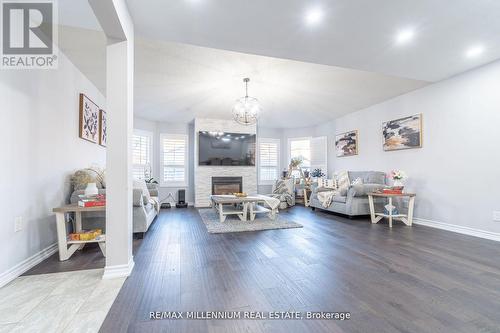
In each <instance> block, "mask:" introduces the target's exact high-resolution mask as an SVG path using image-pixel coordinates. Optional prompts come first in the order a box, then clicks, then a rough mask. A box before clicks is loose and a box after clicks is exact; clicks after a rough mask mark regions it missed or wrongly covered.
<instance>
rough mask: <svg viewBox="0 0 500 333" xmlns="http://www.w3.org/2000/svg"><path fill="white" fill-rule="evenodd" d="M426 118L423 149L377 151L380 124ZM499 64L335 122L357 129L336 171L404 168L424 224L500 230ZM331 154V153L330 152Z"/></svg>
mask: <svg viewBox="0 0 500 333" xmlns="http://www.w3.org/2000/svg"><path fill="white" fill-rule="evenodd" d="M416 113H422V114H423V122H424V123H423V148H421V149H411V150H405V151H393V152H384V151H383V150H382V140H383V138H382V133H381V128H382V122H383V121H387V120H391V119H397V118H399V117H402V116H408V115H412V114H416ZM499 124H500V61H497V62H494V63H492V64H490V65H487V66H484V67H481V68H479V69H476V70H474V71H470V72H467V73H464V74H462V75H459V76H456V77H454V78H451V79H448V80H445V81H442V82H440V83H436V84H433V85H431V86H428V87H425V88H422V89H419V90H416V91H414V92H411V93H408V94H406V95H402V96H399V97H397V98H394V99H392V100H390V101H387V102H384V103H382V104H378V105H375V106H372V107H369V108H367V109H364V110H362V111H359V112H356V113H352V114H349V115H347V116H345V117H342V118H339V119H337V121H336V128H337V129H336V130H337V132H339V133H341V132H345V131H348V130H354V129H357V130H358V131H359V155H357V156H354V157H344V158H337V159H336V160H335V169H337V170H341V169H347V170H380V171H386V172H388V171H390V170H391V169H402V170H405V171H406V172H407V173H408V175H409V177H410V178H409V180H408V183H407V188H408V190H409V191H415V192H416V193H417V199H416V211H415V215H416V217H418V218H421V219H427V220H431V221H436V222H442V223H448V224H453V225H458V226H462V227H469V228H474V229H480V230H485V231H489V232H496V233H498V232H500V223H499V222H493V219H492V214H493V211H494V210H497V211H500V172H499V170H500V155H499V144H500V130H499ZM330 151H331V152H333V150H332V149H330Z"/></svg>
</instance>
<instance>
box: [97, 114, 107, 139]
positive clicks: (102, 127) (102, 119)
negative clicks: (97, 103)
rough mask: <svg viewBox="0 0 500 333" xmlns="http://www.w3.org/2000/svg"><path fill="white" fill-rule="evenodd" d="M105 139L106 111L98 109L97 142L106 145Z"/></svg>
mask: <svg viewBox="0 0 500 333" xmlns="http://www.w3.org/2000/svg"><path fill="white" fill-rule="evenodd" d="M107 141H108V134H107V127H106V111H104V110H99V144H100V145H101V146H103V147H106V144H107Z"/></svg>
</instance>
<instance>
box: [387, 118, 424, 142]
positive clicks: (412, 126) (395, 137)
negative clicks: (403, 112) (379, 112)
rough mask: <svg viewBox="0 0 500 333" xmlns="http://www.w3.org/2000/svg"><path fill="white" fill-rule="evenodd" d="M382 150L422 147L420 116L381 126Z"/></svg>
mask: <svg viewBox="0 0 500 333" xmlns="http://www.w3.org/2000/svg"><path fill="white" fill-rule="evenodd" d="M382 132H383V135H384V150H385V151H392V150H401V149H412V148H421V147H422V114H416V115H413V116H408V117H404V118H399V119H396V120H391V121H386V122H385V123H383V124H382Z"/></svg>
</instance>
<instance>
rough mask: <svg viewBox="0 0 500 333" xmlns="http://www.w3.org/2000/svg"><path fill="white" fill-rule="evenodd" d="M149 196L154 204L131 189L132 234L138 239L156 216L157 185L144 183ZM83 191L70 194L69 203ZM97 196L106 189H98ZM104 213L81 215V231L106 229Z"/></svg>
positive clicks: (137, 189) (141, 192)
mask: <svg viewBox="0 0 500 333" xmlns="http://www.w3.org/2000/svg"><path fill="white" fill-rule="evenodd" d="M146 186H147V189H148V191H149V195H150V196H151V197H152V198H153V201H156V204H153V203H151V202H148V201H147V200H145V199H144V195H143V191H142V189H140V188H134V189H133V194H132V196H133V210H132V216H133V232H134V233H138V234H139V236H140V237H142V236H143V235H144V233H145V232H146V231H147V230H148V228H149V226H150V225H151V223H152V222H153V220H154V219H155V217H156V216H157V215H158V211H159V209H158V208H159V207H155V206H156V205H157V204H158V185H157V184H149V183H146ZM83 193H84V191H83V190H77V191H74V192H73V193H72V194H71V198H70V202H71V203H74V204H76V203H77V202H78V199H79V197H78V196H79V195H80V194H83ZM99 194H106V189H99ZM105 221H106V213H105V212H88V213H83V214H82V227H83V229H95V228H101V229H103V230H105V229H106V223H105Z"/></svg>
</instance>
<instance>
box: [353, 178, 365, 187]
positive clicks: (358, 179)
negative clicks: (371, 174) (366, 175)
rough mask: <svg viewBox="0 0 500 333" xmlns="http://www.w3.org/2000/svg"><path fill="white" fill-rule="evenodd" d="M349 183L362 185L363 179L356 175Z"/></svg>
mask: <svg viewBox="0 0 500 333" xmlns="http://www.w3.org/2000/svg"><path fill="white" fill-rule="evenodd" d="M351 185H352V186H354V185H363V179H361V178H359V177H358V178H356V179H354V180H353V181H352V183H351Z"/></svg>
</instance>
